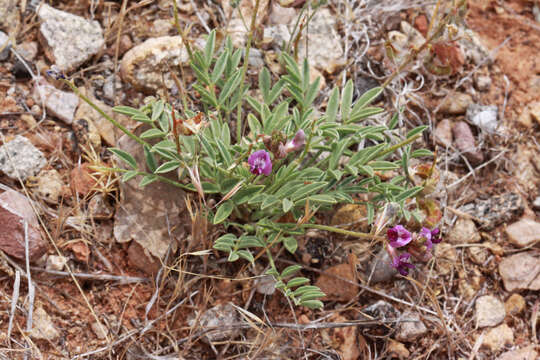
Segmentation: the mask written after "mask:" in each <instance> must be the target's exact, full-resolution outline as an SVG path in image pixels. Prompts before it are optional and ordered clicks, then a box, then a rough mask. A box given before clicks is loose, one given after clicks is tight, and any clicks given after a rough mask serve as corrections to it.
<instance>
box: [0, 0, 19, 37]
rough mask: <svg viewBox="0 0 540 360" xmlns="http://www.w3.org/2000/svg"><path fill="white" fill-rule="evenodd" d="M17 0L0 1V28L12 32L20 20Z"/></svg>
mask: <svg viewBox="0 0 540 360" xmlns="http://www.w3.org/2000/svg"><path fill="white" fill-rule="evenodd" d="M18 4H19V0H2V1H0V30H3V31H5V32H7V33H8V34H11V33H13V32H14V31H15V30H16V29H17V26H19V24H20V22H21V16H20V14H19V9H18V7H17V5H18Z"/></svg>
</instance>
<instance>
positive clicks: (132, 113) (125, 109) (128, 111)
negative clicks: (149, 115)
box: [112, 106, 146, 116]
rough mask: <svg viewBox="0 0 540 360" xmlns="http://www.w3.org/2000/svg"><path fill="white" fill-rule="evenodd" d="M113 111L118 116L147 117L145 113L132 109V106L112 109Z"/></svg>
mask: <svg viewBox="0 0 540 360" xmlns="http://www.w3.org/2000/svg"><path fill="white" fill-rule="evenodd" d="M112 110H113V111H114V112H115V113H118V114H124V115H128V116H136V115H138V116H146V115H145V114H144V113H143V112H141V111H139V110H137V109H135V108H132V107H130V106H115V107H113V108H112Z"/></svg>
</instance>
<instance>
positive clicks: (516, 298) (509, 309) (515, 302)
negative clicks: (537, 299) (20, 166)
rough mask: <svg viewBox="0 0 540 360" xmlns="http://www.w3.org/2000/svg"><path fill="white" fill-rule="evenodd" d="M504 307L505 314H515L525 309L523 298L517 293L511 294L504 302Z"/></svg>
mask: <svg viewBox="0 0 540 360" xmlns="http://www.w3.org/2000/svg"><path fill="white" fill-rule="evenodd" d="M504 308H505V310H506V313H507V314H510V315H517V314H519V313H520V312H522V311H523V310H524V309H525V299H524V298H523V296H521V295H519V294H512V295H510V297H509V298H508V299H506V301H505V302H504Z"/></svg>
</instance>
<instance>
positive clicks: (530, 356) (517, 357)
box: [497, 345, 538, 360]
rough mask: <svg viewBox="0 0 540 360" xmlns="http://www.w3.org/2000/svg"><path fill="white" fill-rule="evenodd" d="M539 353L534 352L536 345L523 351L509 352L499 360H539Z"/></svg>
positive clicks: (498, 359)
mask: <svg viewBox="0 0 540 360" xmlns="http://www.w3.org/2000/svg"><path fill="white" fill-rule="evenodd" d="M537 356H538V353H537V352H536V350H534V345H530V346H527V347H526V348H523V349H518V350H512V351H507V352H505V353H504V354H502V355H501V356H499V357H498V358H497V360H538V359H537Z"/></svg>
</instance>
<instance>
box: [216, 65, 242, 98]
mask: <svg viewBox="0 0 540 360" xmlns="http://www.w3.org/2000/svg"><path fill="white" fill-rule="evenodd" d="M240 81H242V72H241V71H240V70H237V71H236V72H235V73H234V75H233V76H232V77H230V78H229V79H228V80H227V82H226V83H225V85H224V86H223V89H221V93H220V94H219V100H218V103H219V105H223V104H225V101H226V100H227V99H228V98H229V97H230V96H231V94H232V93H233V91H235V90H236V88H237V87H238V85H240Z"/></svg>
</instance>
